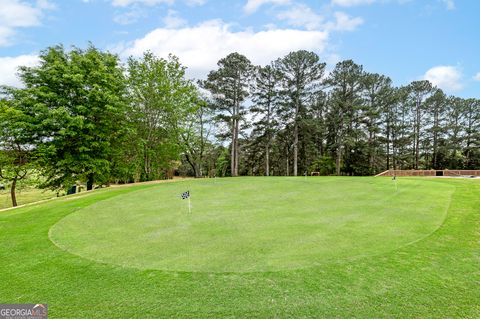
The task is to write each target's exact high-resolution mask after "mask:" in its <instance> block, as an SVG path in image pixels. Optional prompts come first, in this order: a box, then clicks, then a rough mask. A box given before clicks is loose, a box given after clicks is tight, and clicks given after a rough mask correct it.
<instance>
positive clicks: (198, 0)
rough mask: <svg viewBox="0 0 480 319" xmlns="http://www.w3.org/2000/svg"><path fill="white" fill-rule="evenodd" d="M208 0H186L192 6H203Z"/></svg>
mask: <svg viewBox="0 0 480 319" xmlns="http://www.w3.org/2000/svg"><path fill="white" fill-rule="evenodd" d="M205 3H207V0H186V4H187V5H188V6H190V7H196V6H203V5H204V4H205Z"/></svg>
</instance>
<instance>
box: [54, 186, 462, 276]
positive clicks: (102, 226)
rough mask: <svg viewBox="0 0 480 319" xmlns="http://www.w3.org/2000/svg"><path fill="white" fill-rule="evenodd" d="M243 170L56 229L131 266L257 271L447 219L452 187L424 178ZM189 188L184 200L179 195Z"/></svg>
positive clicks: (152, 193)
mask: <svg viewBox="0 0 480 319" xmlns="http://www.w3.org/2000/svg"><path fill="white" fill-rule="evenodd" d="M397 184H398V185H397V188H395V186H394V182H392V181H390V180H389V179H377V180H372V179H365V178H357V179H344V180H342V179H336V178H309V179H302V178H242V179H219V180H195V181H188V182H184V183H170V184H166V185H161V186H158V187H155V188H149V189H146V190H141V191H136V192H133V193H129V194H126V195H121V196H117V197H114V198H111V199H107V200H104V201H101V202H98V203H96V204H94V205H92V206H88V207H85V208H83V209H79V210H78V211H76V212H74V213H73V214H70V215H68V216H67V217H65V218H64V219H62V220H60V221H59V222H58V223H57V224H55V225H54V226H53V227H52V228H51V231H50V238H51V239H52V241H53V242H54V243H56V244H57V245H58V246H59V247H61V248H62V249H65V250H67V251H69V252H71V253H73V254H77V255H79V256H82V257H85V258H89V259H92V260H96V261H99V262H105V263H111V264H116V265H120V266H125V267H135V268H140V269H159V270H170V271H199V272H252V271H277V270H287V269H297V268H305V267H311V266H315V265H320V264H324V263H327V262H331V261H334V262H338V261H339V260H344V259H356V258H361V257H364V256H367V255H378V254H381V253H385V252H388V251H390V250H393V249H396V248H399V247H401V246H403V245H406V244H408V243H411V242H413V241H416V240H419V239H421V238H423V237H425V236H427V235H429V234H430V233H432V232H433V231H434V230H436V229H437V228H438V227H439V226H440V225H441V224H442V222H443V220H444V218H445V216H446V212H447V208H448V205H449V203H450V197H451V194H452V192H453V191H454V189H455V188H454V187H453V186H450V185H445V184H437V183H432V182H430V183H428V182H424V181H419V180H401V181H399V182H397ZM186 190H189V191H190V194H191V201H192V209H193V210H192V212H191V213H189V210H188V205H189V204H188V200H182V199H181V198H180V194H181V193H182V192H183V191H186Z"/></svg>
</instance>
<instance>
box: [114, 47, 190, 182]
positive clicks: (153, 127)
mask: <svg viewBox="0 0 480 319" xmlns="http://www.w3.org/2000/svg"><path fill="white" fill-rule="evenodd" d="M127 82H128V97H129V101H130V106H131V107H130V109H129V112H128V118H129V122H130V123H129V124H130V125H131V127H132V130H131V131H130V138H129V139H128V140H127V141H126V143H125V146H124V147H125V148H126V149H131V151H127V152H125V153H124V154H125V158H124V159H123V162H125V163H130V165H129V166H128V167H124V168H123V173H122V174H123V175H125V173H126V172H127V171H129V170H130V175H131V178H132V179H134V180H141V181H148V180H154V179H159V178H164V177H166V176H167V174H168V173H167V172H168V171H169V170H171V169H174V168H176V164H175V163H176V161H177V160H179V159H180V154H181V152H182V150H183V147H182V145H181V135H182V133H183V132H184V130H185V129H186V122H188V119H189V118H190V117H191V116H192V114H194V113H195V112H196V111H197V108H198V106H197V104H196V101H197V95H198V93H197V90H196V88H195V87H194V86H193V84H192V83H191V82H190V81H189V80H186V79H185V67H184V66H182V65H181V64H180V62H179V60H178V58H177V57H175V56H173V55H171V56H169V58H168V60H165V59H162V58H157V57H156V56H154V55H153V54H152V53H151V52H146V53H145V54H144V55H143V57H142V58H141V59H133V58H130V59H129V60H128V77H127Z"/></svg>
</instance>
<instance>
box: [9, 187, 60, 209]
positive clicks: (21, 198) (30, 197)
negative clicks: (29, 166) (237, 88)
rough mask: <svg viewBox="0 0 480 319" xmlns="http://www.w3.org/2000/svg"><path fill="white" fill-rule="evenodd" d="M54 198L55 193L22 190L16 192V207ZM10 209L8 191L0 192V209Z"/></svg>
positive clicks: (32, 189) (31, 189)
mask: <svg viewBox="0 0 480 319" xmlns="http://www.w3.org/2000/svg"><path fill="white" fill-rule="evenodd" d="M54 197H56V193H55V192H52V191H49V190H43V189H37V188H31V187H29V188H24V189H20V190H17V202H18V205H24V204H29V203H33V202H38V201H41V200H45V199H50V198H54ZM9 207H12V199H11V197H10V190H9V189H7V190H1V191H0V209H4V208H9Z"/></svg>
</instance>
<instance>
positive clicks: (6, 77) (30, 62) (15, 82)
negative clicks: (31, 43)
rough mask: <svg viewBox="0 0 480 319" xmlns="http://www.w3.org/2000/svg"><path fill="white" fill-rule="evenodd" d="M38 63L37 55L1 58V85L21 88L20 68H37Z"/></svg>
mask: <svg viewBox="0 0 480 319" xmlns="http://www.w3.org/2000/svg"><path fill="white" fill-rule="evenodd" d="M38 62H39V60H38V56H37V55H20V56H16V57H0V85H9V86H15V87H21V86H22V83H21V82H20V79H19V78H18V77H17V71H18V67H20V66H35V65H36V64H37V63H38Z"/></svg>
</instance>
